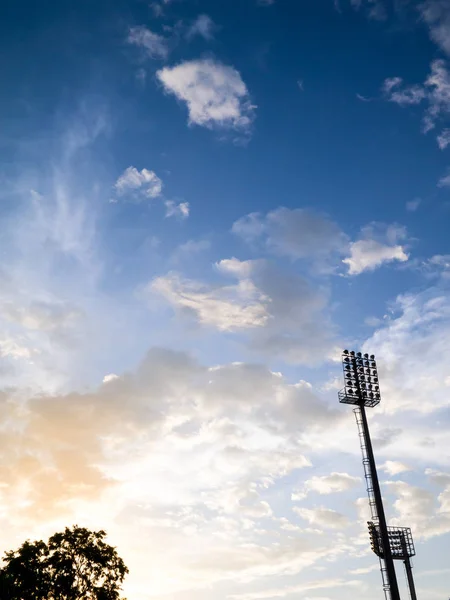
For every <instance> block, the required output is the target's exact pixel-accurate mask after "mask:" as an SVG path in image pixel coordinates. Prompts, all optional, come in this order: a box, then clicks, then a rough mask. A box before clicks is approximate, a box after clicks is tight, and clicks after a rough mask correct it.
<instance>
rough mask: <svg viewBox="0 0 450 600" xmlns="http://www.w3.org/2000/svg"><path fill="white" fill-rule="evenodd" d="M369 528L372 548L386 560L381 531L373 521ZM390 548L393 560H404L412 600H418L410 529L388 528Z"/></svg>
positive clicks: (370, 522) (414, 551)
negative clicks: (413, 571)
mask: <svg viewBox="0 0 450 600" xmlns="http://www.w3.org/2000/svg"><path fill="white" fill-rule="evenodd" d="M367 526H368V528H369V538H370V547H371V548H372V552H374V553H375V554H376V555H377V556H378V557H379V558H380V559H382V558H384V554H383V548H382V545H381V539H380V530H379V527H378V526H377V525H375V523H373V522H372V521H368V522H367ZM387 529H388V536H389V546H390V549H391V554H392V559H393V560H402V561H403V564H404V565H405V571H406V579H407V581H408V588H409V593H410V596H411V600H417V595H416V588H415V585H414V579H413V574H412V564H411V558H412V557H413V556H415V555H416V550H415V548H414V542H413V537H412V534H411V529H410V528H409V527H388V528H387Z"/></svg>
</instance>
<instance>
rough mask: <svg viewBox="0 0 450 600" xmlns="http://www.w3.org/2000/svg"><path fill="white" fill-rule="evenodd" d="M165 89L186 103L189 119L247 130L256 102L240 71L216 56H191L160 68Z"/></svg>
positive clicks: (205, 123)
mask: <svg viewBox="0 0 450 600" xmlns="http://www.w3.org/2000/svg"><path fill="white" fill-rule="evenodd" d="M156 75H157V77H158V79H159V80H160V82H161V83H162V84H163V86H164V90H165V91H166V92H168V93H170V94H174V95H175V96H176V97H177V98H178V99H179V100H182V101H183V102H185V103H186V105H187V108H188V112H189V123H190V124H191V125H192V124H195V125H201V126H203V127H208V128H210V129H212V128H220V129H235V130H238V131H241V132H248V130H249V127H250V125H251V123H252V121H253V117H254V106H252V105H251V103H250V98H249V93H248V90H247V87H246V85H245V83H244V82H243V81H242V78H241V76H240V74H239V73H238V71H236V69H234V68H233V67H228V66H226V65H223V64H222V63H220V62H217V61H214V60H192V61H185V62H182V63H180V64H178V65H176V66H174V67H165V68H164V69H161V70H160V71H158V72H157V74H156Z"/></svg>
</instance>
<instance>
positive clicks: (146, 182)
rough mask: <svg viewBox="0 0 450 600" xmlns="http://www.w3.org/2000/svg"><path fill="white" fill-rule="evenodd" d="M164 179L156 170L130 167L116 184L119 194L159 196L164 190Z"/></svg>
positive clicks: (139, 196) (138, 196)
mask: <svg viewBox="0 0 450 600" xmlns="http://www.w3.org/2000/svg"><path fill="white" fill-rule="evenodd" d="M162 186H163V184H162V181H161V179H160V178H159V177H158V176H157V175H156V173H155V172H154V171H149V170H148V169H142V170H141V171H139V170H138V169H136V167H128V168H127V169H125V171H124V172H123V173H122V175H120V177H119V178H118V179H117V181H116V183H115V184H114V188H115V190H116V192H117V195H118V196H124V195H126V194H130V193H131V194H134V196H135V197H137V198H142V197H144V198H145V197H147V198H157V197H158V196H160V195H161V192H162Z"/></svg>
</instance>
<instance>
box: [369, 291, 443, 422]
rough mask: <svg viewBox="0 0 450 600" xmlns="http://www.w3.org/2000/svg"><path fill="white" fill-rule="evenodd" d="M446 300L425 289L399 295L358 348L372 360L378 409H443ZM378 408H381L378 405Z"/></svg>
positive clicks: (425, 411)
mask: <svg viewBox="0 0 450 600" xmlns="http://www.w3.org/2000/svg"><path fill="white" fill-rule="evenodd" d="M449 339H450V302H449V298H448V294H447V293H446V291H445V289H442V290H441V289H440V288H439V287H435V288H434V287H431V288H429V289H428V290H425V291H423V292H420V293H412V294H405V295H402V296H399V297H398V298H397V299H396V301H395V303H393V304H392V305H391V314H390V318H389V319H387V320H386V321H385V322H384V325H383V326H382V327H380V329H378V330H377V331H375V332H374V334H373V335H372V337H371V338H370V339H369V340H367V342H366V343H365V344H364V346H363V348H364V351H365V352H367V351H370V352H371V353H374V354H375V355H377V356H378V357H380V361H379V372H380V381H382V386H381V392H382V397H386V398H388V399H389V402H384V403H383V402H382V406H383V407H384V410H386V411H389V412H391V413H392V412H397V411H399V410H414V411H418V412H421V413H428V412H433V411H437V410H440V409H442V408H443V407H446V406H448V395H447V393H446V392H444V389H445V381H446V377H447V376H448V368H447V363H446V360H445V357H446V356H447V355H448V353H449V352H450V347H449V342H448V340H449ZM380 406H381V405H380Z"/></svg>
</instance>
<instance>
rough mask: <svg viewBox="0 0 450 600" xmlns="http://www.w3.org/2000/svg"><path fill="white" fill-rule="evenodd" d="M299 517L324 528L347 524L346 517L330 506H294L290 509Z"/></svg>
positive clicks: (343, 526)
mask: <svg viewBox="0 0 450 600" xmlns="http://www.w3.org/2000/svg"><path fill="white" fill-rule="evenodd" d="M292 510H293V511H294V512H295V513H296V514H297V515H298V516H299V517H301V518H302V519H304V520H305V521H308V523H309V524H310V525H313V526H315V527H324V528H325V529H344V528H345V527H346V526H347V525H348V518H347V517H346V516H345V515H343V514H341V513H339V512H337V511H335V510H332V509H331V508H324V507H318V508H301V507H299V506H294V508H293V509H292Z"/></svg>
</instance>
